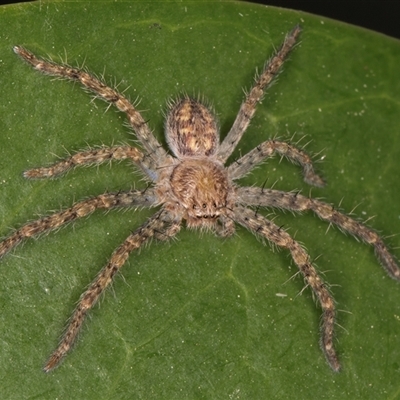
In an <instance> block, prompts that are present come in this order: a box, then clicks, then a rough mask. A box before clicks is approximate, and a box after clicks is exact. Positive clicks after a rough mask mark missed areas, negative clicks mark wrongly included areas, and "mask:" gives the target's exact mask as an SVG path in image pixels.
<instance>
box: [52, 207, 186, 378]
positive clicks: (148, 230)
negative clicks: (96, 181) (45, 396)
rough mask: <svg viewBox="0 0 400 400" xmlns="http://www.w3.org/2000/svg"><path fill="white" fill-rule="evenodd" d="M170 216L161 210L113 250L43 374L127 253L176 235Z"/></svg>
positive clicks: (67, 344)
mask: <svg viewBox="0 0 400 400" xmlns="http://www.w3.org/2000/svg"><path fill="white" fill-rule="evenodd" d="M171 217H172V216H171V215H170V214H169V213H168V212H165V211H164V210H160V211H159V212H157V213H156V214H154V216H153V217H152V218H150V219H149V220H148V221H147V222H146V223H145V224H144V225H143V226H141V227H140V228H139V229H137V230H136V231H135V232H133V233H132V234H130V235H129V236H128V238H127V239H126V240H125V241H124V242H123V243H122V244H121V246H120V247H118V248H117V249H116V250H115V251H114V253H113V254H112V256H111V258H110V260H109V262H108V264H107V265H106V266H105V267H104V268H103V269H102V270H101V271H100V273H99V274H98V275H97V277H96V279H95V280H94V281H93V282H92V283H91V285H90V286H89V288H88V289H87V290H86V291H85V292H84V293H83V295H82V296H81V298H80V300H79V303H78V305H77V307H76V309H75V311H74V313H73V314H72V317H71V319H70V321H69V324H68V327H67V329H66V331H65V332H64V335H63V337H62V339H61V342H60V344H59V345H58V347H57V349H56V350H55V351H54V352H53V353H52V355H51V356H50V358H49V360H48V361H47V363H46V365H45V367H44V371H45V372H49V371H51V370H52V369H53V368H55V367H56V366H57V365H58V364H59V363H60V361H61V359H62V358H63V357H64V356H65V354H66V353H67V352H68V351H69V350H70V348H71V346H72V344H73V342H74V341H75V338H76V336H77V334H78V332H79V330H80V328H81V326H82V324H83V322H84V320H85V317H86V314H87V313H88V311H89V310H90V309H91V308H92V307H93V306H94V304H95V303H96V302H97V300H98V299H99V297H100V295H101V294H102V293H103V292H104V290H105V289H106V288H107V286H108V285H109V284H110V283H111V282H112V280H113V278H114V276H115V274H116V273H117V272H118V271H119V270H120V269H121V267H122V266H123V265H124V264H125V262H126V260H127V259H128V257H129V255H130V253H131V252H132V251H134V250H137V249H139V248H140V247H141V246H143V244H144V243H146V242H148V241H149V240H150V239H152V238H156V239H159V240H166V239H168V238H171V237H173V236H175V235H176V234H177V233H178V231H179V227H180V221H175V220H173V219H172V218H171Z"/></svg>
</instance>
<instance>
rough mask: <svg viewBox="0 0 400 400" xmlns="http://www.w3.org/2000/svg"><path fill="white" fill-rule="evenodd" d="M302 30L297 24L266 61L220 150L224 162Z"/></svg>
mask: <svg viewBox="0 0 400 400" xmlns="http://www.w3.org/2000/svg"><path fill="white" fill-rule="evenodd" d="M300 31H301V28H300V26H299V25H297V26H295V27H294V28H293V29H292V30H291V31H290V32H289V33H288V34H287V35H286V37H285V40H284V41H283V43H282V45H281V47H280V49H279V50H278V51H277V52H276V53H275V55H274V56H273V57H272V58H271V59H270V60H269V61H268V62H267V63H266V65H265V67H264V70H263V72H262V74H261V75H260V76H259V77H258V79H257V80H256V82H255V83H254V85H253V87H252V88H251V90H250V92H249V93H248V94H247V96H246V99H245V100H244V102H243V103H242V105H241V106H240V110H239V113H238V115H237V117H236V119H235V122H234V123H233V125H232V128H231V130H230V131H229V132H228V134H227V136H226V137H225V139H224V140H223V142H222V143H221V146H220V148H219V150H218V157H219V159H220V160H221V161H222V162H223V163H225V161H226V160H227V158H228V157H229V156H230V155H231V154H232V152H233V150H234V149H235V147H236V145H237V144H238V142H239V140H240V139H241V138H242V136H243V133H244V132H245V131H246V129H247V127H248V126H249V123H250V120H251V119H252V117H253V115H254V113H255V111H256V106H257V103H259V102H260V101H261V99H262V97H263V95H264V92H265V90H266V89H267V88H268V87H269V86H270V84H271V82H272V81H273V79H274V78H275V76H276V75H277V74H278V72H279V70H280V69H281V67H282V64H283V63H284V61H285V59H286V58H287V56H288V55H289V53H290V51H291V50H292V49H293V47H294V45H295V44H296V41H297V39H298V37H299V34H300Z"/></svg>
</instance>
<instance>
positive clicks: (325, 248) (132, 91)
mask: <svg viewBox="0 0 400 400" xmlns="http://www.w3.org/2000/svg"><path fill="white" fill-rule="evenodd" d="M0 13H1V15H0V18H1V23H2V30H1V33H0V35H1V41H0V67H1V69H0V85H1V86H0V87H1V90H2V96H1V101H0V110H1V111H0V112H1V119H0V132H1V133H0V232H1V234H3V235H7V233H8V232H9V229H10V228H11V227H16V226H21V225H22V224H23V223H24V222H25V221H27V220H32V219H34V218H36V217H37V214H39V215H43V214H46V213H48V212H50V211H51V210H58V209H60V208H64V207H67V206H69V205H71V204H72V203H73V202H74V201H77V200H79V199H82V198H85V197H89V196H93V195H96V194H99V193H102V192H104V191H105V190H108V191H115V190H119V189H129V188H130V187H132V186H136V187H143V185H144V183H143V182H141V180H140V177H139V176H138V174H137V173H134V174H132V168H131V167H130V166H129V165H127V164H124V163H121V164H116V165H113V166H112V167H111V168H109V167H108V166H102V167H100V168H98V169H96V168H92V169H76V170H75V171H73V172H71V173H69V174H68V175H67V176H65V177H63V178H62V179H58V180H51V181H47V180H43V181H26V180H24V179H23V178H22V175H21V172H22V171H23V170H24V169H27V168H31V167H34V166H39V165H45V164H49V163H52V162H54V161H56V160H57V159H58V158H57V157H58V156H60V157H63V156H65V155H66V154H67V152H74V151H77V150H79V149H82V148H85V147H87V146H88V145H91V146H95V145H101V144H107V145H109V144H112V143H121V142H127V141H128V140H131V139H132V136H131V135H130V133H129V130H128V129H127V128H126V127H125V126H124V124H125V123H126V120H125V117H124V115H122V114H121V113H117V112H114V111H111V110H110V111H107V112H105V111H106V109H107V105H106V104H104V103H102V102H99V101H97V100H96V101H90V96H89V95H88V94H87V93H85V92H84V91H83V90H81V89H80V88H79V86H78V85H74V84H71V83H70V82H66V81H60V80H53V79H50V78H49V77H47V76H43V75H41V74H39V73H37V72H36V71H34V70H32V69H31V68H29V66H27V65H25V64H24V63H22V62H21V61H20V60H19V59H18V58H17V57H16V56H15V54H14V53H13V52H12V46H13V45H16V44H20V45H23V46H25V47H27V48H28V49H30V50H32V51H34V52H35V53H36V54H38V55H40V56H47V55H48V56H50V57H52V58H53V59H54V60H57V61H60V60H64V61H65V60H66V59H67V60H68V62H69V63H70V64H73V65H76V64H79V65H83V64H84V65H85V67H86V68H88V69H89V70H90V71H93V72H95V73H97V74H99V75H100V74H104V76H105V78H106V80H107V81H109V82H112V83H113V84H115V83H120V86H119V87H120V88H121V90H123V89H125V88H127V90H126V92H125V93H127V95H129V96H130V98H132V99H135V98H136V97H137V96H139V97H140V98H141V99H142V100H141V103H140V106H139V108H140V109H141V110H143V115H144V116H145V118H146V119H148V120H149V123H150V124H151V126H152V127H153V128H154V130H155V134H156V135H157V137H158V138H160V140H163V141H164V139H163V133H162V132H163V112H164V111H165V104H166V101H167V100H168V99H169V98H170V97H171V96H172V97H176V96H177V95H179V93H182V92H188V93H201V94H202V95H204V96H205V98H207V99H209V100H210V101H211V102H212V103H213V105H214V107H215V109H216V112H217V113H218V116H219V119H220V125H221V134H222V135H225V134H226V132H227V131H228V130H229V127H230V125H231V124H232V122H233V120H234V118H235V115H236V113H237V110H238V107H239V105H240V102H241V100H242V98H243V92H242V88H248V87H249V86H250V84H251V82H252V79H253V76H254V71H255V68H256V67H258V69H260V68H261V67H262V66H263V63H264V62H265V60H266V59H267V58H268V57H269V56H270V55H271V53H272V52H273V49H274V47H276V46H278V45H279V44H280V43H281V41H282V40H283V38H284V35H285V33H286V32H287V31H289V30H290V29H291V28H292V27H293V26H294V25H295V24H297V23H301V25H302V26H303V28H304V31H303V33H302V41H301V44H300V45H299V46H298V47H297V49H296V50H295V52H294V53H293V54H292V56H291V59H290V60H289V61H288V62H287V64H286V66H285V68H284V72H283V73H282V74H281V75H280V77H279V80H278V82H277V83H276V85H274V86H273V87H272V88H271V89H270V90H269V92H268V94H267V96H266V98H265V100H264V101H263V103H262V104H261V105H260V106H259V107H258V111H257V114H256V117H255V118H254V120H253V122H252V125H251V126H250V128H249V129H248V132H247V135H246V136H245V138H244V139H243V140H242V142H241V143H240V144H239V146H238V149H237V151H236V152H235V155H234V156H235V157H237V156H238V155H240V154H245V153H246V152H247V151H249V150H250V149H252V148H253V147H255V146H256V145H257V144H259V143H260V142H262V141H264V140H267V139H268V138H270V137H275V136H278V137H280V138H285V139H290V138H291V137H292V135H293V134H295V136H294V137H293V141H294V142H297V141H298V140H300V139H301V138H303V137H304V138H303V139H302V140H301V141H300V145H302V144H305V143H307V142H309V141H311V143H310V144H309V145H308V146H307V149H308V151H310V152H312V153H318V152H320V151H321V153H319V155H318V156H317V157H316V159H317V160H318V159H323V160H324V162H323V163H320V164H318V168H319V170H320V171H321V173H322V174H323V176H324V177H325V178H326V180H327V182H328V186H327V187H326V188H323V189H318V188H313V189H312V190H310V189H309V188H308V187H307V185H306V184H304V183H303V182H302V180H301V176H300V173H299V171H298V168H297V167H296V166H293V165H290V164H289V163H287V162H286V161H282V162H279V160H278V159H273V160H269V161H268V163H267V164H266V165H263V166H262V167H261V168H259V169H257V171H256V172H255V173H253V174H252V175H250V176H248V177H246V179H244V180H243V182H242V183H243V184H245V185H250V184H255V185H259V186H261V185H263V184H264V183H265V181H266V179H267V185H268V186H272V185H275V186H274V187H275V188H277V189H281V190H288V191H289V190H292V189H295V188H298V189H302V190H303V192H304V193H305V194H308V193H311V194H312V195H313V196H314V197H323V198H324V199H325V200H326V201H327V202H329V203H333V204H335V205H339V204H340V205H341V207H342V208H343V209H345V210H347V211H348V212H350V211H352V210H353V209H354V208H355V207H356V206H358V207H357V209H356V211H355V213H356V215H358V216H359V217H361V218H362V219H364V220H366V219H369V218H370V217H372V216H375V215H376V218H375V219H373V220H372V221H369V224H370V225H372V226H373V227H374V228H375V229H377V230H378V231H379V232H382V234H383V235H385V236H389V235H391V234H395V233H398V232H399V231H400V220H399V218H400V207H399V201H398V199H399V196H400V185H399V184H398V171H399V169H400V135H399V129H400V82H399V79H398V66H399V65H400V43H399V42H398V41H397V40H394V39H391V38H388V37H385V36H382V35H379V34H376V33H374V32H369V31H366V30H362V29H359V28H356V27H352V26H348V25H344V24H341V23H339V22H335V21H330V20H327V19H325V18H322V17H316V16H311V15H307V14H304V13H300V12H294V11H287V10H285V11H284V10H280V9H275V8H272V7H261V6H257V5H253V4H248V3H237V2H219V3H217V2H189V1H182V2H179V3H167V2H165V3H159V2H154V3H149V2H145V3H142V2H137V3H136V2H123V3H119V2H97V3H94V2H93V3H83V2H79V3H62V2H54V3H51V2H40V3H31V4H19V5H14V6H7V7H2V8H0ZM151 214H152V211H149V210H138V211H133V210H132V211H127V212H110V213H108V214H107V215H105V214H104V213H101V212H99V213H95V214H94V215H93V216H91V217H90V218H88V219H85V220H82V221H78V222H77V223H75V224H74V225H69V226H68V227H66V228H65V229H62V230H60V231H59V232H57V233H52V234H50V235H48V236H46V237H42V238H41V239H40V240H37V241H28V242H26V243H25V245H24V246H21V247H19V248H17V249H16V250H15V251H13V252H12V254H10V255H9V256H7V257H5V258H4V259H3V260H2V262H1V263H0V267H1V269H0V274H1V279H0V282H1V289H0V293H1V294H0V306H1V314H0V338H1V345H0V361H1V362H0V381H1V382H2V384H1V386H2V387H1V393H2V398H7V399H21V398H43V399H50V398H51V399H53V398H85V399H92V398H93V399H94V398H95V399H99V398H104V399H113V398H119V399H123V398H138V399H140V398H144V399H153V398H154V399H160V398H165V399H172V398H185V399H186V398H187V399H195V398H204V399H210V398H212V399H217V398H233V399H235V398H247V399H258V398H259V399H261V398H297V399H308V398H311V397H312V398H341V399H355V398H362V399H369V398H371V399H379V398H385V399H387V398H396V397H397V396H398V395H399V391H400V385H399V383H398V381H399V380H398V376H399V372H400V348H399V346H398V341H399V335H400V311H399V304H400V288H399V285H398V284H396V283H395V282H393V281H392V280H391V279H390V278H388V277H387V276H386V274H385V273H384V272H383V270H382V268H380V266H379V264H378V262H377V260H376V259H375V257H374V254H373V251H372V250H371V249H370V248H368V247H367V246H365V245H364V244H360V243H358V242H357V241H356V240H355V239H353V238H352V237H350V236H345V235H343V234H342V233H341V232H339V231H338V230H336V229H329V231H328V232H327V233H326V231H327V228H328V226H327V224H326V223H324V222H322V221H320V220H318V218H316V217H314V216H313V215H311V214H304V215H301V216H294V215H292V214H291V213H287V214H282V213H278V212H277V215H276V222H277V223H278V224H281V225H284V226H285V227H286V228H289V232H290V233H291V234H293V235H294V236H295V237H296V239H297V240H299V241H301V242H302V243H304V245H305V246H306V247H307V249H308V250H309V252H310V254H311V256H312V257H313V258H314V259H317V258H318V260H317V265H318V269H319V271H321V273H323V274H324V277H325V279H326V281H327V282H329V283H330V284H331V285H332V286H331V288H332V292H333V293H334V295H335V299H336V301H337V307H338V309H339V310H340V312H339V316H338V325H337V341H336V343H335V345H336V347H337V350H338V352H339V355H340V359H341V362H342V365H343V371H342V372H341V373H339V374H334V373H333V372H332V371H331V370H330V369H329V367H328V366H327V365H326V362H325V360H324V357H323V355H322V352H321V351H320V349H319V345H318V340H319V320H320V309H319V307H318V306H315V302H314V300H313V299H312V296H311V294H310V291H309V290H308V289H306V290H304V291H302V289H303V286H304V282H303V281H302V279H301V278H300V277H299V276H296V277H295V278H294V279H292V277H294V275H295V274H296V267H295V266H294V265H293V263H292V262H291V260H290V257H289V256H288V254H287V253H286V252H285V251H279V252H278V251H271V249H270V248H269V246H263V245H262V243H260V241H259V240H257V239H256V238H255V237H254V236H253V235H251V234H250V233H248V232H247V231H245V230H244V229H241V228H238V230H237V234H236V235H235V237H233V238H229V239H224V240H222V239H221V238H218V237H214V236H213V235H212V234H210V233H204V232H203V233H200V232H193V231H187V230H185V229H183V230H182V231H181V233H179V235H178V240H174V241H171V242H170V243H168V244H165V243H153V244H152V245H151V246H148V247H146V248H145V249H143V250H142V251H141V252H140V253H138V254H133V255H132V256H131V258H130V262H129V264H128V265H126V266H125V267H124V268H123V271H122V274H121V275H120V277H118V278H117V279H116V281H115V283H114V285H113V289H112V290H109V291H107V293H106V295H105V296H104V299H103V300H102V301H101V306H100V307H99V306H97V307H95V309H94V310H93V311H92V312H91V317H92V318H90V319H89V321H87V323H86V324H85V327H84V329H83V331H82V334H81V335H80V338H79V340H78V343H77V345H76V346H75V348H74V351H73V352H72V353H71V354H69V355H68V356H67V358H66V359H65V360H64V363H63V364H62V365H61V366H60V368H58V369H57V370H55V371H54V372H53V373H51V374H50V375H45V374H44V373H43V372H42V371H41V367H42V366H43V363H44V361H45V359H46V357H47V356H48V355H49V354H50V352H51V350H52V349H53V348H54V347H55V346H56V345H57V340H58V335H59V334H60V333H61V332H62V329H63V327H64V325H65V321H66V320H67V318H68V316H69V315H70V313H71V312H72V310H73V308H74V305H75V304H76V301H77V300H78V299H79V295H80V293H81V292H82V291H83V290H84V288H85V287H86V286H87V285H88V284H89V282H90V281H91V280H92V279H93V278H94V277H95V276H96V273H97V271H98V270H100V268H101V267H102V266H103V265H104V264H105V262H106V260H107V259H108V257H109V256H110V254H111V253H112V251H113V249H115V248H116V247H117V246H118V245H119V244H120V243H121V242H122V241H123V240H124V238H125V237H126V236H127V235H128V234H129V233H130V231H132V230H133V229H135V228H136V227H138V226H140V224H141V223H143V222H144V221H145V220H146V218H147V217H148V216H149V215H151ZM274 217H275V216H274ZM399 240H400V239H399V237H398V236H394V237H390V238H388V239H387V241H388V243H389V244H391V245H392V246H393V247H396V246H397V247H398V246H399ZM395 253H396V254H397V255H399V251H398V250H396V251H395ZM122 275H123V279H121V276H122Z"/></svg>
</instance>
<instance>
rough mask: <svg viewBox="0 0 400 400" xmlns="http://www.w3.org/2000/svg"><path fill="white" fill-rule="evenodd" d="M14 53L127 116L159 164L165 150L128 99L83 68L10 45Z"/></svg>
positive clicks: (36, 67) (43, 71)
mask: <svg viewBox="0 0 400 400" xmlns="http://www.w3.org/2000/svg"><path fill="white" fill-rule="evenodd" d="M14 52H15V53H16V54H18V55H19V56H20V57H21V58H22V59H24V60H25V61H26V62H27V63H28V64H30V65H31V66H32V67H33V68H35V69H37V70H38V71H40V72H42V73H44V74H47V75H51V76H59V77H61V78H66V79H70V80H72V81H78V82H80V84H81V85H82V86H84V87H85V88H86V89H88V90H90V91H91V92H93V93H94V94H95V95H96V96H97V97H99V98H101V99H102V100H105V101H107V102H108V103H111V104H114V105H115V107H117V108H118V110H120V111H121V112H124V113H125V114H126V115H127V117H128V119H129V123H130V125H131V126H132V128H133V130H134V131H135V133H136V136H137V138H138V139H139V141H140V143H141V144H142V145H143V147H144V148H145V149H146V151H147V152H148V153H149V155H150V157H151V158H152V160H153V162H154V163H155V165H158V163H160V161H161V163H162V161H163V160H164V159H165V158H166V156H167V153H166V151H165V150H164V149H163V148H162V146H161V144H160V143H159V142H158V140H157V139H156V138H155V137H154V135H153V133H152V132H151V130H150V128H149V126H148V125H147V123H146V121H145V120H144V119H143V117H142V116H141V114H140V113H139V111H137V110H136V109H135V107H134V106H133V105H132V104H131V103H130V101H129V100H128V99H127V98H126V97H125V96H123V95H122V94H121V93H119V92H118V91H117V90H115V89H112V88H111V87H109V86H107V85H106V84H105V83H104V82H102V81H101V80H100V79H98V78H96V77H94V76H92V75H90V74H89V73H88V72H86V71H83V70H81V69H78V68H72V67H70V66H68V65H61V64H57V63H55V62H53V61H47V60H43V59H40V58H37V57H36V56H35V55H34V54H33V53H31V52H30V51H28V50H26V49H24V48H23V47H20V46H14Z"/></svg>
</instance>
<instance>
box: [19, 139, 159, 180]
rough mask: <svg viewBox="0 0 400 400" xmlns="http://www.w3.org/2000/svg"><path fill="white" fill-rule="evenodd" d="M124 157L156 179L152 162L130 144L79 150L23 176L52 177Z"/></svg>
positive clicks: (32, 177)
mask: <svg viewBox="0 0 400 400" xmlns="http://www.w3.org/2000/svg"><path fill="white" fill-rule="evenodd" d="M126 159H129V160H131V161H133V162H134V163H135V164H136V165H138V166H139V167H140V168H141V169H142V171H144V172H145V173H146V175H147V176H148V177H149V178H150V179H151V180H152V181H153V182H154V181H156V180H157V176H158V175H157V172H156V170H154V169H153V167H154V165H153V164H154V163H153V162H152V161H151V160H150V159H149V157H146V156H145V155H144V154H143V153H142V152H141V151H140V150H139V149H137V148H135V147H131V146H113V147H101V148H96V149H89V150H86V151H80V152H78V153H75V154H74V155H73V156H70V157H68V158H66V159H64V160H62V161H59V162H57V163H54V164H52V165H50V166H49V167H39V168H32V169H28V170H27V171H25V172H24V177H25V178H29V179H38V178H53V177H56V176H58V175H61V174H63V173H65V172H67V171H68V170H70V169H72V168H74V167H77V166H81V165H90V164H96V165H97V164H101V163H104V162H107V161H120V160H126Z"/></svg>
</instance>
